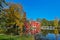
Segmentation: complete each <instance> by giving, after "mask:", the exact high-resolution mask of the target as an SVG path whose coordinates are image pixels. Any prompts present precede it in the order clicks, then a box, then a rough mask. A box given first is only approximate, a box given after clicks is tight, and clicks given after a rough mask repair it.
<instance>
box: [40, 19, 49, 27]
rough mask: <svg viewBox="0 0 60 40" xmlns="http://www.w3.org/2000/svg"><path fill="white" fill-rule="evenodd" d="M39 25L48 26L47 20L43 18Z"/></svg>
mask: <svg viewBox="0 0 60 40" xmlns="http://www.w3.org/2000/svg"><path fill="white" fill-rule="evenodd" d="M41 25H42V26H48V21H47V20H46V19H45V18H43V19H42V23H41Z"/></svg>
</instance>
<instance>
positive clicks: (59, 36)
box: [46, 33, 60, 40]
mask: <svg viewBox="0 0 60 40" xmlns="http://www.w3.org/2000/svg"><path fill="white" fill-rule="evenodd" d="M46 38H48V39H49V40H56V39H57V40H60V34H57V36H56V35H55V34H53V33H48V34H47V35H46Z"/></svg>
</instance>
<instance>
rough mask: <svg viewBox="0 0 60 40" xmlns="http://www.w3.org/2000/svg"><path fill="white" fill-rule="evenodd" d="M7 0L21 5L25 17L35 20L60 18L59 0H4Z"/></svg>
mask: <svg viewBox="0 0 60 40" xmlns="http://www.w3.org/2000/svg"><path fill="white" fill-rule="evenodd" d="M6 1H7V2H12V3H19V4H21V5H22V6H23V9H24V11H25V12H26V14H27V18H28V19H30V18H32V19H33V20H36V19H37V18H46V19H47V20H53V19H54V18H55V17H58V18H60V0H6Z"/></svg>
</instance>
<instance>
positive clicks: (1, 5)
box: [0, 0, 7, 12]
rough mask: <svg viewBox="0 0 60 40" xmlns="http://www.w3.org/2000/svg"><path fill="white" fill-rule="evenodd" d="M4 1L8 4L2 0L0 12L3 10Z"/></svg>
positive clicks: (0, 0)
mask: <svg viewBox="0 0 60 40" xmlns="http://www.w3.org/2000/svg"><path fill="white" fill-rule="evenodd" d="M3 3H4V4H5V5H7V3H6V1H5V0H0V12H1V11H2V10H3Z"/></svg>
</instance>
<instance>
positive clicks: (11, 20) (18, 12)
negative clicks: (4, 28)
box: [5, 4, 26, 34]
mask: <svg viewBox="0 0 60 40" xmlns="http://www.w3.org/2000/svg"><path fill="white" fill-rule="evenodd" d="M5 12H7V13H8V14H6V16H7V17H8V21H7V24H8V25H14V24H16V26H19V28H20V30H21V31H20V32H21V34H22V33H23V32H22V31H23V26H24V22H25V21H26V13H25V12H24V11H23V8H22V6H21V5H18V4H12V5H11V6H10V7H9V9H5Z"/></svg>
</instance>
